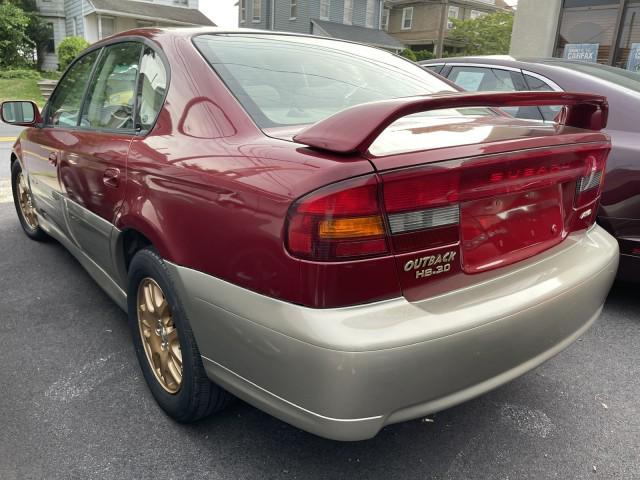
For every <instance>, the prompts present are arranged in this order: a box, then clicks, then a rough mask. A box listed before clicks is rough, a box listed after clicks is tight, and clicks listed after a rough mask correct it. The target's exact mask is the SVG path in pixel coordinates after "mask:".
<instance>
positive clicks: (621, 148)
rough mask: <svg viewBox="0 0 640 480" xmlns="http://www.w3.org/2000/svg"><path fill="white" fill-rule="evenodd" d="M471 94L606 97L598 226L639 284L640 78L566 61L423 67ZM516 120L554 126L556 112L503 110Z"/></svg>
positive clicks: (465, 61) (471, 61)
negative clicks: (608, 147) (607, 151)
mask: <svg viewBox="0 0 640 480" xmlns="http://www.w3.org/2000/svg"><path fill="white" fill-rule="evenodd" d="M420 65H422V66H423V67H424V68H426V69H428V70H430V71H432V72H435V73H437V74H439V75H442V76H443V77H445V78H447V79H449V80H451V81H452V82H454V83H456V85H458V86H460V87H461V88H463V89H464V90H468V91H503V92H504V91H537V92H552V91H557V92H561V91H567V92H585V93H595V94H598V95H603V96H605V97H607V99H608V101H609V107H610V111H609V112H610V113H609V123H608V127H607V129H606V130H605V131H606V132H607V133H608V134H609V135H610V136H611V140H612V143H613V150H612V152H611V156H610V157H609V162H608V163H607V171H606V180H605V185H604V191H603V194H602V202H601V203H600V210H599V212H598V222H599V223H600V224H601V225H602V226H603V227H604V228H606V229H607V230H608V231H609V232H610V233H611V234H613V235H614V236H615V237H616V238H617V239H618V242H619V243H620V253H621V258H620V260H621V262H620V271H619V272H618V277H619V278H621V279H624V280H632V281H640V74H638V73H635V72H630V71H627V70H622V69H620V68H615V67H609V66H606V65H599V64H593V63H584V62H572V61H567V60H563V59H556V58H548V59H517V58H513V57H509V56H489V57H460V58H446V59H440V60H426V61H424V62H420ZM503 110H506V111H507V112H508V113H510V114H511V115H513V116H515V117H517V118H524V119H533V120H539V121H545V122H552V121H553V120H554V118H555V116H556V115H557V113H558V108H557V107H548V106H541V107H519V108H518V107H516V108H506V109H505V108H503Z"/></svg>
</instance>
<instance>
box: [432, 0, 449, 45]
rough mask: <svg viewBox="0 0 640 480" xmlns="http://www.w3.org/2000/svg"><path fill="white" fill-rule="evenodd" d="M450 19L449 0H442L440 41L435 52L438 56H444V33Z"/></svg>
mask: <svg viewBox="0 0 640 480" xmlns="http://www.w3.org/2000/svg"><path fill="white" fill-rule="evenodd" d="M448 20H449V0H442V12H441V15H440V31H439V32H438V43H437V45H436V48H435V49H434V51H433V53H434V55H435V57H436V58H442V55H443V54H444V35H445V33H446V31H447V22H448Z"/></svg>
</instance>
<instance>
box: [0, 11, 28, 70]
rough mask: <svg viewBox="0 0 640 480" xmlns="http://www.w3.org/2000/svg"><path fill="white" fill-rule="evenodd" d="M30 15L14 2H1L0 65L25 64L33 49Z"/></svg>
mask: <svg viewBox="0 0 640 480" xmlns="http://www.w3.org/2000/svg"><path fill="white" fill-rule="evenodd" d="M28 27H29V17H28V16H27V15H26V14H25V13H24V11H23V10H22V9H21V8H19V7H16V6H15V5H13V4H12V3H0V66H1V67H8V66H23V65H24V64H25V63H26V62H25V58H28V56H29V54H30V52H32V51H33V47H34V45H33V42H31V40H30V39H29V36H28V35H27V28H28Z"/></svg>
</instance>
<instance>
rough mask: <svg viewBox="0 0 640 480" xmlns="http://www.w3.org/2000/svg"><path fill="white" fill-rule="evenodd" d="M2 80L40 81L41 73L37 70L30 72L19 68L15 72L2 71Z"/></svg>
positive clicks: (0, 72) (0, 71)
mask: <svg viewBox="0 0 640 480" xmlns="http://www.w3.org/2000/svg"><path fill="white" fill-rule="evenodd" d="M0 78H1V79H3V80H9V79H13V78H18V79H23V80H27V79H28V80H40V78H41V76H40V72H38V71H37V70H29V69H26V68H19V69H13V70H0Z"/></svg>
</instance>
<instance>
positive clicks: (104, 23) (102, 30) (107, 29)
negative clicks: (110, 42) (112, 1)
mask: <svg viewBox="0 0 640 480" xmlns="http://www.w3.org/2000/svg"><path fill="white" fill-rule="evenodd" d="M99 22H100V23H99V25H98V27H99V31H98V34H99V35H98V36H99V37H100V39H101V40H102V39H103V38H106V37H109V36H111V35H113V34H114V32H115V30H116V27H115V23H116V19H115V18H113V17H103V16H100V17H99Z"/></svg>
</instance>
